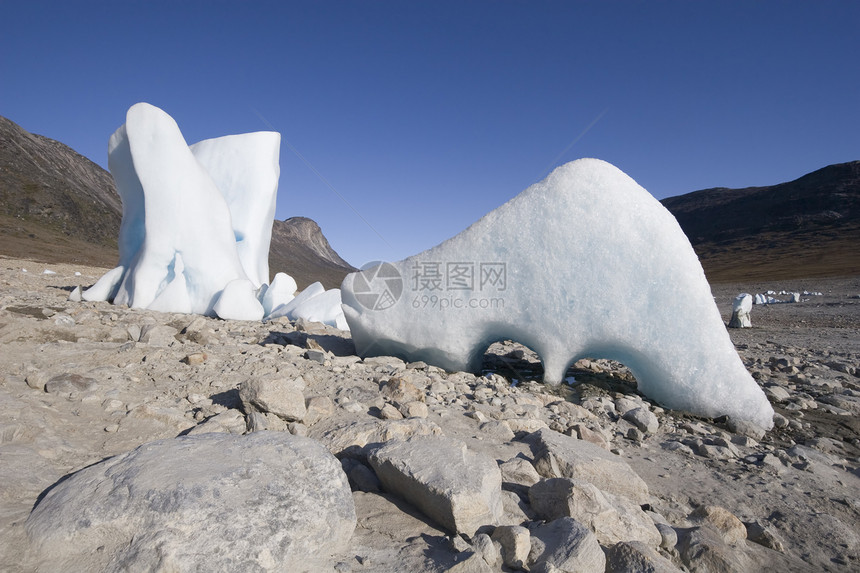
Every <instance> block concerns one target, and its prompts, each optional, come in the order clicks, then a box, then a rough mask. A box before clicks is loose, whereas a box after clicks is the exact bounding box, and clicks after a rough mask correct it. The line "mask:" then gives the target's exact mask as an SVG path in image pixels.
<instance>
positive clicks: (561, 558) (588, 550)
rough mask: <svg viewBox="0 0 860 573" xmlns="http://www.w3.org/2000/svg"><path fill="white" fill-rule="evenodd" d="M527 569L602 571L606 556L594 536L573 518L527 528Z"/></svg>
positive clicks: (586, 572) (578, 572)
mask: <svg viewBox="0 0 860 573" xmlns="http://www.w3.org/2000/svg"><path fill="white" fill-rule="evenodd" d="M529 562H530V563H531V564H532V567H531V568H530V571H547V572H549V571H559V572H564V573H603V571H604V569H605V568H606V556H605V555H604V553H603V549H601V548H600V544H599V543H598V542H597V537H595V536H594V533H592V532H591V531H590V530H589V529H588V528H587V527H585V526H584V525H582V524H581V523H579V522H578V521H576V520H575V519H573V518H570V517H562V518H561V519H556V520H555V521H551V522H549V523H546V524H539V525H535V526H534V527H532V528H531V553H530V554H529Z"/></svg>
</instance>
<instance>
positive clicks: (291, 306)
mask: <svg viewBox="0 0 860 573" xmlns="http://www.w3.org/2000/svg"><path fill="white" fill-rule="evenodd" d="M324 292H325V287H324V286H323V285H322V283H321V282H315V283H311V284H309V285H308V286H307V287H305V290H303V291H302V292H300V293H299V294H298V295H296V297H295V298H293V299H292V300H291V301H290V302H288V303H286V304H282V305H280V306H279V307H277V308H276V309H275V310H273V311H272V312H270V313H269V315H268V316H267V317H266V318H279V317H281V316H286V317H287V318H289V319H290V320H295V319H296V317H295V316H294V314H293V311H294V310H295V309H296V307H298V306H299V305H300V304H302V303H303V302H305V301H306V300H309V299H311V298H313V297H315V296H317V295H319V294H322V293H324Z"/></svg>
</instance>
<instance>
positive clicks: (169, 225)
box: [83, 103, 280, 320]
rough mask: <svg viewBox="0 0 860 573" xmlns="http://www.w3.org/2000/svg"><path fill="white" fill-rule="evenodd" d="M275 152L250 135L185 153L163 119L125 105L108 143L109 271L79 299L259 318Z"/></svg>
mask: <svg viewBox="0 0 860 573" xmlns="http://www.w3.org/2000/svg"><path fill="white" fill-rule="evenodd" d="M279 146H280V135H279V134H277V133H274V132H260V133H249V134H244V135H238V136H228V137H224V138H217V139H211V140H206V141H202V142H200V143H198V144H196V145H195V146H194V148H193V151H192V148H189V147H188V145H187V144H186V142H185V139H184V138H183V137H182V133H181V132H180V130H179V127H178V126H177V125H176V122H175V121H174V120H173V118H171V117H170V116H169V115H167V114H166V113H165V112H163V111H162V110H160V109H158V108H156V107H154V106H152V105H149V104H146V103H139V104H136V105H134V106H132V107H131V108H130V109H129V110H128V113H127V115H126V123H125V124H124V125H123V126H122V127H120V128H119V129H118V130H117V131H116V133H114V134H113V136H112V137H111V138H110V142H109V145H108V165H109V167H110V170H111V173H112V174H113V176H114V179H115V181H116V184H117V190H118V191H119V194H120V196H121V198H122V203H123V219H122V225H121V227H120V236H119V255H120V256H119V264H118V266H117V268H115V269H113V270H112V271H110V272H108V273H107V274H106V275H105V276H103V277H102V278H101V279H100V280H99V281H98V282H97V283H96V284H95V285H94V286H93V287H92V288H90V289H89V290H87V291H86V292H85V293H84V295H83V298H84V299H86V300H111V301H113V302H114V303H116V304H128V305H129V306H132V307H135V308H148V309H152V310H161V311H166V312H184V313H195V314H206V315H212V314H216V313H217V314H220V315H222V316H224V317H229V318H239V319H246V320H259V319H262V318H263V314H264V311H263V306H262V305H261V304H260V302H259V301H258V300H257V298H256V292H257V289H258V288H259V287H260V286H261V285H262V284H266V283H268V281H269V278H268V273H269V269H268V256H269V241H270V239H271V229H272V222H273V220H274V209H275V197H276V194H277V188H278V175H279V170H280V168H279V164H278V149H279ZM227 285H231V287H230V288H229V289H228V288H226V287H227ZM243 285H245V286H243Z"/></svg>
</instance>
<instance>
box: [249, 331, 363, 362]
mask: <svg viewBox="0 0 860 573" xmlns="http://www.w3.org/2000/svg"><path fill="white" fill-rule="evenodd" d="M309 340H312V341H313V342H315V343H316V344H317V345H319V347H320V348H322V349H323V350H325V351H326V352H331V353H332V354H334V355H335V356H354V355H355V344H353V342H352V339H351V338H344V337H342V336H337V335H335V334H320V333H312V332H301V331H298V330H296V331H293V332H278V331H272V332H270V333H269V334H268V335H267V336H266V338H264V339H263V340H261V341H260V344H261V345H263V346H265V345H266V344H280V345H281V346H286V345H288V344H291V345H293V346H298V347H299V348H308V341H309ZM311 346H314V345H313V343H311Z"/></svg>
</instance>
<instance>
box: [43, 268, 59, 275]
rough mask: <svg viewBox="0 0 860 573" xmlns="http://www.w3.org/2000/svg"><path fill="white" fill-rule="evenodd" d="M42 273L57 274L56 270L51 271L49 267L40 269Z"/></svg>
mask: <svg viewBox="0 0 860 573" xmlns="http://www.w3.org/2000/svg"><path fill="white" fill-rule="evenodd" d="M42 274H43V275H55V274H57V271H52V270H51V269H45V270H44V271H42Z"/></svg>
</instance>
